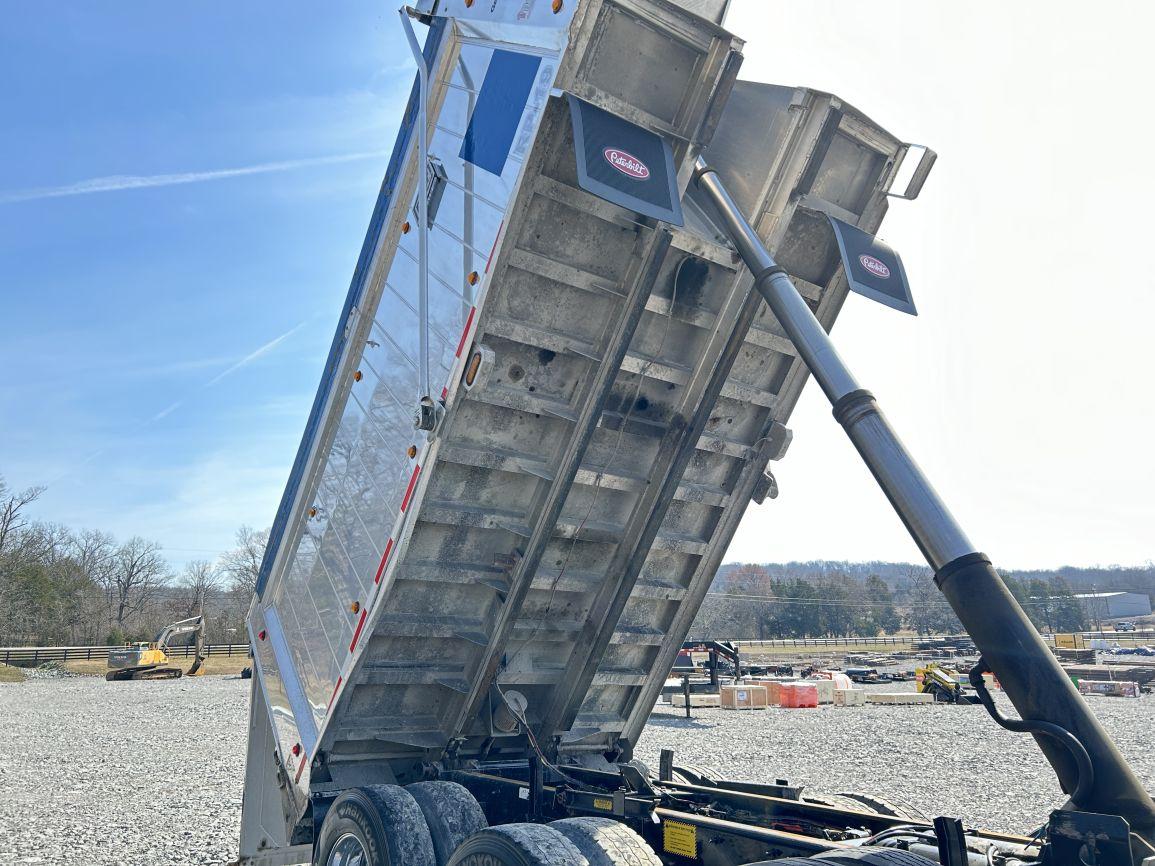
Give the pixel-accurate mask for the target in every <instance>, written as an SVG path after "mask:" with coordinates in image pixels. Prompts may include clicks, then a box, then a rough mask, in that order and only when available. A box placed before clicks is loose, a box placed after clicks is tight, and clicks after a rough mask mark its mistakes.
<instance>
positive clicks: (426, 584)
mask: <svg viewBox="0 0 1155 866" xmlns="http://www.w3.org/2000/svg"><path fill="white" fill-rule="evenodd" d="M566 5H569V4H566ZM689 5H694V4H689ZM696 5H702V4H696ZM547 6H548V4H547ZM446 14H450V13H446ZM569 14H572V15H573V19H572V21H570V22H569V23H568V25H567V26H568V31H567V30H565V29H564V28H562V29H557V28H556V27H555V29H554V30H549V29H548V28H545V27H542V28H537V29H533V30H532V33H530V31H529V30H528V29H524V33H523V32H522V31H519V30H518V29H517V28H516V27H511V26H509V25H507V24H505V23H500V26H499V25H498V24H494V25H492V27H491V28H490V29H487V27H490V25H489V24H488V23H487V22H485V21H483V20H481V19H477V20H471V21H464V20H453V19H450V20H444V19H435V20H434V24H433V29H432V31H431V33H432V35H431V37H430V40H429V42H428V43H427V47H426V55H427V57H429V58H430V61H431V73H430V80H431V88H430V94H429V102H428V111H429V124H430V125H429V130H430V138H429V141H430V145H429V154H430V157H431V158H435V159H436V160H437V162H438V163H439V164H440V166H441V167H442V168H443V170H444V172H445V175H446V178H447V181H446V183H445V185H444V188H443V190H442V194H441V196H440V199H439V204H438V207H437V211H436V215H435V217H434V219H433V220H432V221H431V222H432V224H431V225H430V227H429V229H428V243H429V251H430V252H429V258H428V261H429V271H430V278H429V286H430V302H429V308H430V320H429V328H430V346H431V360H430V368H431V370H432V379H433V381H434V383H435V386H436V387H435V389H434V390H435V391H437V392H439V393H435V394H433V395H432V396H433V397H434V398H437V397H438V396H440V398H441V400H443V401H444V414H443V416H442V417H441V420H440V422H439V424H438V426H437V428H436V430H435V431H433V432H432V433H431V434H426V433H419V432H417V431H415V430H414V427H413V422H412V415H413V411H414V409H415V408H416V405H417V400H418V397H419V396H420V395H419V394H418V387H417V378H416V377H417V370H418V367H419V365H418V363H417V359H416V358H415V353H416V351H417V346H418V342H419V341H418V330H419V328H420V322H419V320H418V318H417V310H418V309H419V304H418V299H417V297H416V292H417V288H416V287H417V284H418V280H417V273H418V269H419V268H420V261H419V257H418V255H417V252H416V251H417V249H418V246H417V238H418V235H419V232H420V231H421V227H420V226H419V225H418V224H417V220H416V219H415V216H414V209H413V203H414V200H415V196H416V189H417V174H418V172H417V165H418V160H417V154H416V145H415V144H414V142H413V136H412V135H410V134H409V132H411V131H412V129H411V125H410V127H409V131H408V132H407V131H406V130H405V129H403V132H402V136H401V139H400V140H399V142H398V148H397V152H396V153H395V156H394V162H393V165H392V166H391V175H392V176H391V177H388V178H387V179H386V184H385V186H383V190H382V202H380V203H379V205H378V211H377V213H376V214H375V219H374V224H373V227H372V228H371V231H370V238H369V240H368V241H367V242H366V249H367V250H370V251H371V253H370V254H368V255H367V256H363V259H362V262H361V264H360V265H359V269H358V276H357V278H356V279H355V284H354V289H353V291H352V292H351V296H350V302H349V304H348V305H347V308H346V315H345V317H344V318H343V320H342V325H341V328H340V330H339V332H338V339H337V342H336V343H335V348H334V353H333V355H331V358H330V365H329V368H328V369H327V371H326V380H325V382H324V383H323V385H322V391H321V395H320V397H319V398H318V403H317V408H316V409H315V412H314V418H313V419H312V420H311V422H310V429H309V432H308V433H307V435H306V441H305V442H304V443H303V444H302V452H301V457H300V458H299V459H298V465H297V467H295V470H294V476H293V478H292V479H291V481H290V486H289V489H288V490H287V492H286V497H285V502H284V503H283V505H282V510H281V514H280V515H279V519H278V526H277V527H275V533H274V544H273V545H271V547H270V553H269V556H268V558H267V560H266V568H265V574H264V576H263V579H262V584H261V587H260V592H259V597H258V600H257V602H256V603H255V604H254V608H253V612H252V614H251V617H250V625H251V629H252V632H253V636H254V638H255V646H256V648H257V652H256V659H257V665H258V668H259V674H260V676H259V679H260V682H261V684H262V687H263V689H264V695H265V700H266V703H267V706H268V708H269V714H270V716H271V720H272V723H273V726H274V728H275V734H276V740H277V744H278V748H279V753H280V755H281V760H282V762H283V763H284V764H285V766H286V767H287V769H288V770H289V774H290V775H291V776H292V777H293V778H294V780H295V781H296V783H297V785H298V786H300V787H302V788H304V787H306V786H307V785H308V784H309V781H310V774H314V773H317V772H318V770H319V768H320V767H321V765H322V764H323V765H324V770H323V772H322V774H321V775H318V776H317V779H318V782H319V783H321V782H328V781H330V780H331V781H332V782H334V783H336V784H338V785H345V784H352V783H355V782H359V781H360V780H362V779H365V780H368V779H376V780H381V779H386V778H389V776H390V775H391V774H392V775H394V776H400V775H401V774H402V773H404V772H406V768H409V767H412V766H413V765H415V764H418V763H420V762H422V761H436V760H441V759H446V758H448V759H451V760H461V759H469V758H472V757H478V756H481V755H485V756H486V757H489V758H501V757H510V758H514V757H524V756H525V755H526V754H527V753H528V749H529V747H528V745H527V738H526V736H525V731H524V725H523V724H512V725H511V724H508V723H504V722H503V719H502V718H501V716H502V713H501V712H500V710H501V709H502V707H503V706H504V703H505V700H504V696H505V695H508V693H509V692H511V691H517V692H519V693H520V694H521V695H523V696H524V697H525V699H526V709H525V711H524V722H525V724H528V726H529V727H530V728H532V729H533V731H534V733H535V735H536V739H537V740H538V741H539V742H540V743H542V744H546V745H547V748H548V749H550V750H551V751H554V750H556V753H557V754H558V755H559V760H562V761H566V760H581V759H582V756H583V755H600V754H603V753H617V754H623V753H624V754H628V752H629V749H630V745H631V744H632V743H633V742H635V741H636V738H637V736H638V734H639V733H640V731H641V728H642V726H643V725H644V723H645V720H646V718H647V716H648V714H649V710H650V708H651V707H652V705H653V703H654V701H655V700H656V699H657V697H658V694H659V691H660V689H661V686H662V683H663V681H664V679H665V676H666V674H667V673H668V671H669V669H670V666H671V665H672V664H673V661H674V658H675V656H676V655H677V652H678V649H679V648H680V647H681V643H682V641H683V639H684V637H685V634H686V632H687V630H688V629H689V627H690V624H691V622H692V620H693V618H694V615H695V614H696V612H697V610H698V608H699V605H700V603H701V600H702V598H703V596H704V595H705V593H706V591H707V589H708V587H709V584H710V581H711V580H712V578H713V575H714V573H715V571H716V569H717V566H718V565H719V563H720V561H721V558H722V557H723V555H724V554H725V551H726V547H727V545H728V543H729V541H730V539H731V538H732V536H733V533H734V531H735V530H736V528H737V526H738V523H739V521H740V519H741V517H742V515H743V513H744V512H745V509H746V506H747V504H748V503H749V502H750V500H751V497H752V496H759V497H760V496H761V495H762V494H763V492H764V489H765V482H764V477H765V476H764V471H765V469H766V465H767V462H768V461H770V460H772V459H778V458H779V457H781V456H782V454H783V453H784V452H785V449H786V445H787V444H788V442H789V439H790V434H789V432H788V430H787V429H786V427H785V426H784V425H785V423H786V421H787V420H788V418H789V414H790V412H791V410H792V408H793V407H794V405H795V403H796V401H797V398H798V394H799V392H800V390H801V388H802V386H803V384H804V383H805V381H806V372H805V369H804V367H803V365H802V364H801V362H800V360H799V359H798V357H797V355H796V352H795V350H794V347H793V346H792V344H791V343H790V341H789V340H787V339H786V338H785V337H784V336H783V334H782V330H781V328H780V327H779V325H778V323H777V322H776V321H775V320H774V318H773V316H772V315H771V314H770V313H769V311H768V309H767V308H766V307H765V305H764V304H763V303H762V302H761V299H760V298H759V296H758V295H757V294H756V293H754V292H753V291H752V282H753V281H752V278H751V276H750V274H749V272H748V271H746V270H745V269H744V268H743V267H742V266H741V264H740V262H739V261H738V260H737V258H736V256H735V255H734V253H733V251H732V249H731V248H730V247H729V245H728V244H727V243H726V242H725V241H724V240H723V239H722V237H721V235H720V234H719V233H718V232H717V230H716V229H715V228H714V226H713V225H712V223H711V221H710V220H709V219H708V218H707V217H706V216H705V213H704V210H703V207H702V205H701V203H700V202H698V201H696V200H695V197H694V194H690V195H685V196H684V198H683V201H682V208H683V211H684V215H685V225H684V226H681V227H675V226H670V225H667V224H665V223H660V222H656V221H654V220H652V219H648V218H642V217H639V216H638V214H636V213H634V212H632V211H630V210H626V209H624V208H622V207H619V206H618V205H615V204H611V203H610V202H608V201H605V200H603V199H601V198H597V197H595V196H594V195H591V194H590V193H589V192H586V191H585V190H583V189H582V188H581V187H580V184H579V182H578V178H577V175H576V169H575V156H574V152H575V150H574V149H575V145H574V141H573V135H574V133H573V127H572V125H571V121H570V112H569V108H568V107H567V101H566V94H572V95H575V96H578V97H580V98H581V99H583V100H585V101H586V102H589V103H592V104H594V105H596V106H599V107H601V108H604V109H606V110H608V111H611V112H613V113H614V114H616V115H619V116H622V117H625V118H626V119H627V120H630V121H631V122H633V123H635V124H638V125H639V126H642V127H643V128H646V129H649V130H651V131H653V132H657V133H658V134H660V135H661V136H662V137H663V138H664V139H665V140H666V141H667V142H668V143H669V145H670V147H671V148H672V151H673V156H674V165H675V169H676V171H677V177H678V189H679V191H680V192H682V193H683V194H684V193H685V190H686V187H687V183H688V181H689V175H690V168H691V166H692V163H693V160H694V158H695V157H696V156H697V155H698V154H699V153H702V152H704V153H705V154H706V157H707V159H708V160H709V161H710V162H711V164H712V165H714V166H715V167H716V168H717V169H718V171H719V173H720V174H721V175H722V176H723V177H725V178H726V182H727V184H728V186H729V187H730V189H731V190H732V192H733V193H734V195H735V198H736V200H737V202H738V204H739V205H740V206H741V207H742V209H743V210H744V211H745V212H746V213H747V214H748V215H749V216H750V218H751V222H752V223H753V224H754V226H755V227H756V228H757V229H758V231H759V233H760V234H761V236H762V237H763V239H764V240H765V241H766V243H767V245H768V246H769V247H770V248H771V249H772V250H774V251H775V253H776V257H777V259H778V261H779V262H780V264H781V265H782V266H783V267H785V268H786V269H787V270H788V271H789V273H790V274H791V276H792V277H793V278H794V279H795V282H796V283H797V285H798V286H799V288H800V290H801V291H802V293H803V295H804V296H805V297H806V298H807V300H808V302H809V303H810V304H811V306H812V308H813V309H814V311H815V313H816V314H817V316H818V318H819V320H820V321H821V322H822V323H823V325H824V326H826V327H827V328H829V327H830V325H831V324H832V323H833V321H834V319H835V317H836V315H837V313H838V311H839V308H840V306H841V304H842V302H843V300H844V298H845V295H846V286H845V281H844V279H843V276H842V270H841V266H840V264H839V257H838V250H837V247H836V246H835V243H834V240H833V238H832V237H831V236H830V232H829V229H828V227H827V220H826V216H825V214H832V215H835V216H838V217H840V218H842V219H844V220H846V221H848V222H852V223H854V224H857V225H858V226H860V227H862V228H864V229H866V230H867V231H870V232H873V231H875V230H876V229H877V227H878V225H879V223H880V222H881V219H882V217H883V214H884V212H885V208H886V195H885V193H886V190H887V188H888V186H889V184H890V182H891V180H892V179H893V177H894V174H895V171H896V168H897V164H898V162H899V161H900V160H901V157H902V154H903V153H904V147H903V145H902V144H901V143H900V142H899V141H898V140H897V139H895V138H893V137H892V136H890V135H889V134H888V133H886V132H885V131H883V130H882V129H880V128H879V127H877V126H876V125H874V124H873V123H872V122H871V121H869V120H868V119H867V118H865V117H863V116H862V115H860V114H858V113H857V112H855V111H854V110H853V109H851V108H850V107H849V106H846V105H844V104H842V103H840V102H839V101H838V100H837V99H835V98H833V97H830V96H828V95H825V94H821V93H816V92H813V91H807V90H795V89H793V88H782V87H775V86H770V85H761V84H751V83H745V82H739V83H737V84H735V83H734V82H735V76H736V71H737V65H738V64H737V59H738V56H739V55H738V51H739V50H740V47H741V43H740V42H739V41H738V40H736V39H734V38H733V37H731V36H730V35H729V34H727V33H726V32H725V31H723V30H721V29H720V28H719V27H718V26H717V25H716V24H714V23H712V22H709V21H706V20H704V19H701V18H697V17H695V16H693V15H691V14H688V13H687V12H686V11H684V10H681V9H679V8H677V7H676V6H674V5H673V4H671V3H666V2H660V0H652V2H650V0H646V2H642V0H637V2H626V0H622V2H587V3H583V4H580V6H578V9H577V10H576V11H573V12H571V13H569ZM519 33H521V34H522V35H521V36H518V34H519ZM525 33H529V35H530V36H531V37H532V39H531V41H532V42H533V44H532V45H530V46H527V45H524V44H522V45H518V44H513V43H512V42H511V41H510V40H512V39H514V38H515V37H517V38H527V39H528V38H529V37H528V36H525ZM498 36H501V37H504V39H503V40H499V39H498V38H497V37H498ZM495 44H499V45H500V47H499V49H498V50H497V51H495V49H494V47H493V46H494V45H495ZM627 46H628V50H627ZM501 51H508V52H512V53H518V52H519V51H520V52H522V53H526V52H528V53H529V54H530V55H532V56H533V57H536V58H539V62H538V63H537V65H536V67H534V66H533V64H532V63H530V64H529V66H530V67H532V68H531V69H530V71H529V72H528V73H526V75H525V78H524V80H525V81H526V82H527V96H526V101H525V105H524V107H523V108H522V109H521V115H520V119H519V120H517V121H516V132H515V134H514V135H513V136H512V139H511V144H510V146H509V150H508V155H507V158H506V160H505V162H504V165H503V166H497V167H498V168H500V172H501V173H500V174H497V173H495V172H493V171H489V170H486V169H484V168H479V167H478V166H477V165H475V164H474V163H472V162H470V161H469V159H464V158H462V157H461V156H460V153H461V152H463V151H464V148H463V147H462V141H463V140H464V139H466V138H467V137H468V136H469V135H470V134H471V132H470V123H471V121H472V120H473V117H474V112H475V110H477V108H478V105H479V104H480V105H483V106H484V105H485V104H486V99H487V96H486V87H485V84H484V82H485V81H486V80H487V76H489V75H497V74H498V73H497V72H495V71H494V70H496V69H497V68H498V66H499V65H501V64H506V63H507V61H508V62H509V63H511V64H512V65H514V66H516V64H517V62H518V61H517V60H516V59H515V60H513V61H509V58H506V57H505V56H504V55H503V54H501V53H500V52H501ZM495 57H496V58H497V59H495ZM413 115H414V109H413V106H412V105H411V109H410V112H408V113H407V117H408V118H410V119H411V118H412V117H413ZM492 167H494V166H491V168H492ZM474 357H477V358H480V370H479V371H478V373H477V378H476V380H475V381H473V384H472V386H471V387H468V388H467V387H466V386H465V385H464V384H463V382H462V375H463V373H464V371H465V369H466V365H467V364H468V363H469V362H470V360H471V359H472V358H474ZM443 386H444V390H442V388H443ZM411 447H412V449H413V451H412V453H413V455H414V456H413V457H410V456H409V452H410V448H411ZM506 721H508V720H506ZM516 721H517V720H515V722H516ZM298 744H300V747H299V748H297V749H296V752H298V753H299V754H294V747H295V746H297V745H298Z"/></svg>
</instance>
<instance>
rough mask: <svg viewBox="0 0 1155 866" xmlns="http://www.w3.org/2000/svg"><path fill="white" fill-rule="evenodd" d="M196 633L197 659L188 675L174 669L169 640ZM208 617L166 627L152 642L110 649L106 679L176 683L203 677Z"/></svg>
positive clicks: (195, 656) (194, 618)
mask: <svg viewBox="0 0 1155 866" xmlns="http://www.w3.org/2000/svg"><path fill="white" fill-rule="evenodd" d="M186 634H192V635H193V643H194V646H195V647H196V649H195V650H194V658H193V663H192V667H190V668H189V669H188V672H187V673H186V672H184V671H182V670H181V669H180V668H178V667H175V666H173V665H172V664H171V663H170V659H169V641H171V640H172V639H173V638H175V637H179V636H180V635H186ZM206 656H207V653H206V652H205V618H204V616H194V617H190V618H189V619H182V620H180V622H174V623H173V624H172V625H170V626H166V627H165V628H164V629H163V630H161V632H160V634H158V635H157V636H156V640H154V641H153V642H152V643H137V644H130V645H128V646H125V647H122V648H118V649H114V650H109V653H108V673H106V674H105V675H104V678H105V679H106V680H109V681H112V680H174V679H179V678H180V677H181V676H190V677H199V676H202V675H203V674H204V663H205V657H206Z"/></svg>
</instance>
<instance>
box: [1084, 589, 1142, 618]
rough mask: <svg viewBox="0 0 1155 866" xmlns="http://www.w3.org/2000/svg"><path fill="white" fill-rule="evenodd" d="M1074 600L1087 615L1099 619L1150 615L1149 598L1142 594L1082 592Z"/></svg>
mask: <svg viewBox="0 0 1155 866" xmlns="http://www.w3.org/2000/svg"><path fill="white" fill-rule="evenodd" d="M1075 598H1077V599H1079V601H1081V602H1082V603H1083V605H1084V606H1085V607H1086V609H1087V613H1088V614H1090V615H1091V616H1092V617H1095V616H1097V617H1099V618H1100V619H1125V618H1127V617H1131V616H1148V615H1150V613H1151V598H1150V596H1148V595H1147V594H1146V593H1144V592H1083V593H1077V594H1076V595H1075Z"/></svg>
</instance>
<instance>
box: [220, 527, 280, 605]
mask: <svg viewBox="0 0 1155 866" xmlns="http://www.w3.org/2000/svg"><path fill="white" fill-rule="evenodd" d="M268 543H269V530H267V529H262V530H259V531H257V530H254V529H253V528H252V527H251V526H242V527H241V528H240V529H238V530H237V546H236V548H235V549H233V550H230V551H229V552H228V553H226V554H224V555H223V556H221V570H222V571H223V572H224V573H225V574H226V575H227V576H228V578H229V580H230V581H231V582H232V586H231V587H230V588H231V589H232V591H233V592H234V593H236V594H237V595H241V596H243V597H244V598H245V600H246V602H247V600H248V599H250V598H252V595H253V593H254V592H256V591H257V578H258V577H260V574H261V561H262V560H263V559H264V558H265V547H266V546H267V545H268Z"/></svg>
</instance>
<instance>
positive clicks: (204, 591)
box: [180, 559, 221, 617]
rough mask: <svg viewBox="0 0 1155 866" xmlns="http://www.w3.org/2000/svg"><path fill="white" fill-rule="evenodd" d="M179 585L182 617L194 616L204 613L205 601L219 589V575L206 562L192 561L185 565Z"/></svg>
mask: <svg viewBox="0 0 1155 866" xmlns="http://www.w3.org/2000/svg"><path fill="white" fill-rule="evenodd" d="M180 585H181V589H182V590H183V592H184V597H185V605H184V608H185V609H184V616H186V617H190V616H196V615H197V614H203V613H204V612H205V599H206V598H208V597H209V596H210V595H212V594H214V593H215V592H216V591H217V590H218V589H219V588H220V585H221V575H220V572H219V571H218V570H217V568H216V567H215V566H214V565H213V564H212V563H211V562H209V561H208V560H204V559H194V560H192V561H191V562H189V563H187V564H186V565H185V567H184V571H183V572H182V573H181V577H180Z"/></svg>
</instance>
